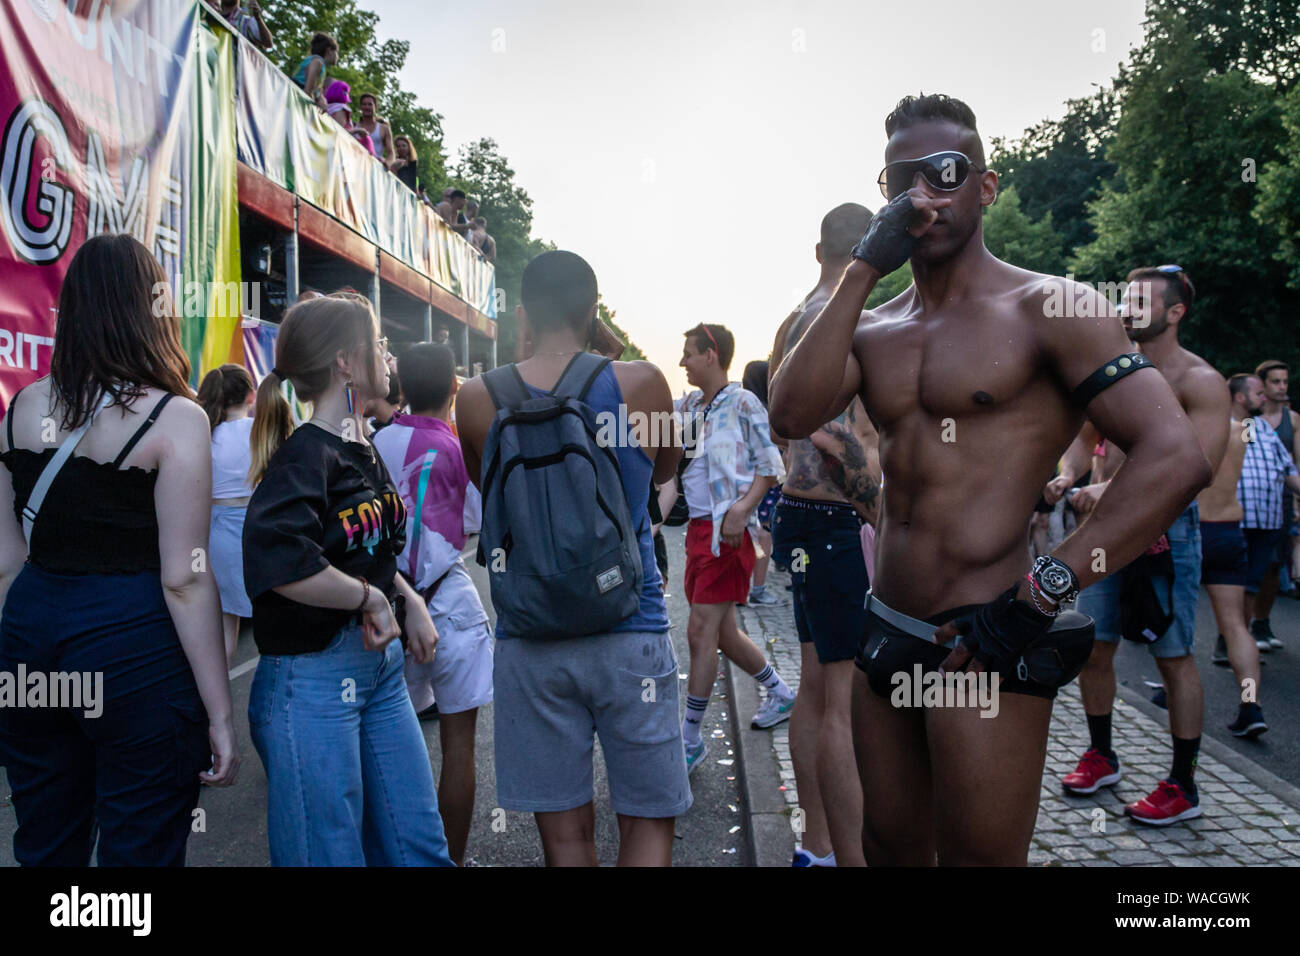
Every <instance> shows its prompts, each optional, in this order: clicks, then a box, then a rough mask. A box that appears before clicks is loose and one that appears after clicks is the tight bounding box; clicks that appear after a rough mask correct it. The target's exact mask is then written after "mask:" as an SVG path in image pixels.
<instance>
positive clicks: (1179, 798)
mask: <svg viewBox="0 0 1300 956" xmlns="http://www.w3.org/2000/svg"><path fill="white" fill-rule="evenodd" d="M1193 800H1195V801H1196V802H1195V803H1193V802H1192V801H1193ZM1124 812H1125V813H1126V814H1128V816H1130V817H1131V818H1132V819H1133V821H1134V822H1135V823H1145V824H1147V825H1148V826H1153V827H1167V826H1169V824H1171V823H1177V822H1178V821H1179V820H1191V819H1192V818H1193V817H1199V816H1200V815H1201V806H1200V798H1199V797H1192V798H1190V799H1189V798H1188V796H1187V791H1185V790H1184V789H1183V788H1182V787H1181V786H1180V785H1179V784H1176V783H1174V781H1172V780H1161V781H1160V785H1159V786H1158V787H1156V789H1155V792H1154V793H1152V794H1151V796H1149V797H1145V798H1143V799H1141V800H1139V801H1138V802H1137V803H1130V804H1129V805H1128V806H1127V807H1125V808H1124Z"/></svg>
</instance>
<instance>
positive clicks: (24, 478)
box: [0, 391, 172, 574]
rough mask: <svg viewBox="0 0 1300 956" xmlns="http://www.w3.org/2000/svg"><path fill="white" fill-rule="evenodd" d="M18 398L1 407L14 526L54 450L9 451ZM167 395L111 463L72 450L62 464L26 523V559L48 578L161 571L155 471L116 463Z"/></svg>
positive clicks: (166, 398) (149, 423)
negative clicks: (31, 522)
mask: <svg viewBox="0 0 1300 956" xmlns="http://www.w3.org/2000/svg"><path fill="white" fill-rule="evenodd" d="M21 394H22V392H21V391H20V392H18V393H17V394H15V395H14V397H13V400H12V401H10V403H9V428H8V437H9V450H8V451H6V452H3V453H0V463H2V464H4V466H5V467H6V468H8V469H9V472H10V474H11V475H13V484H14V514H15V516H17V518H18V522H19V524H21V523H22V520H23V518H22V513H23V508H25V507H26V506H27V500H28V499H29V498H30V497H31V494H32V489H33V488H34V487H35V486H36V482H37V481H38V480H39V479H40V477H41V472H42V471H44V470H45V466H46V465H48V464H49V463H50V459H51V458H53V457H54V453H55V452H56V451H57V449H56V448H45V449H42V450H41V451H39V452H37V451H31V450H30V449H27V448H15V447H14V412H13V410H14V406H15V405H16V404H17V401H18V396H19V395H21ZM171 398H172V396H171V394H167V395H164V396H163V397H162V398H161V399H160V400H159V401H158V404H157V405H155V406H154V408H153V411H152V412H150V413H149V417H148V418H147V419H145V422H144V424H143V425H141V426H140V427H139V429H138V430H137V431H136V432H135V434H134V435H132V436H131V439H130V440H129V441H128V442H127V443H126V445H125V446H123V448H122V450H121V452H119V453H118V456H117V458H116V459H114V460H113V461H112V462H99V461H95V460H94V459H92V458H87V457H85V456H84V455H78V454H76V453H73V455H72V456H71V457H70V458H69V459H68V460H67V462H66V463H64V465H63V469H62V470H61V471H60V472H59V474H58V476H57V477H56V478H55V479H54V484H52V485H51V486H50V490H49V494H47V495H46V496H45V502H44V504H42V505H41V512H40V514H39V515H38V516H37V518H36V523H35V524H34V525H33V526H32V540H31V545H30V547H29V548H28V555H27V560H28V561H30V562H31V563H32V564H34V565H36V566H37V567H39V568H42V569H43V570H46V571H53V572H54V573H56V574H137V573H139V572H141V571H158V570H160V569H161V567H162V561H161V560H160V558H159V554H158V514H157V509H156V507H155V505H154V485H155V483H156V482H157V480H158V472H157V471H146V470H145V469H143V468H137V467H135V466H132V467H130V468H122V467H121V465H122V462H123V461H124V460H125V459H126V456H127V455H129V454H130V453H131V450H132V449H133V448H135V446H136V443H137V442H138V441H139V440H140V439H141V438H142V437H143V436H144V433H145V432H146V431H148V430H149V428H150V426H152V425H153V423H154V422H155V421H157V420H158V415H159V414H160V413H161V412H162V410H163V406H165V405H166V404H167V402H169V401H170V400H171Z"/></svg>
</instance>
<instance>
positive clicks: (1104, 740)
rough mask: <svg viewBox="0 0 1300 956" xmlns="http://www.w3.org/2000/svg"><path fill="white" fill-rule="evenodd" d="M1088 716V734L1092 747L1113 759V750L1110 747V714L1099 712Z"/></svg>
mask: <svg viewBox="0 0 1300 956" xmlns="http://www.w3.org/2000/svg"><path fill="white" fill-rule="evenodd" d="M1086 716H1087V718H1088V736H1089V737H1091V738H1092V749H1093V750H1097V751H1100V752H1101V755H1102V756H1103V757H1109V758H1110V759H1111V760H1114V759H1115V751H1113V750H1111V749H1110V714H1101V715H1099V716H1096V717H1094V716H1093V715H1092V714H1087V715H1086Z"/></svg>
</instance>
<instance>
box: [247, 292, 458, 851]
mask: <svg viewBox="0 0 1300 956" xmlns="http://www.w3.org/2000/svg"><path fill="white" fill-rule="evenodd" d="M386 353H387V343H386V342H385V341H384V340H383V339H381V338H380V337H379V327H378V322H377V321H376V319H375V314H374V312H373V311H372V310H371V308H370V304H369V303H368V302H367V301H366V300H365V299H363V298H361V297H360V296H357V295H332V296H326V297H324V298H319V299H312V300H309V301H307V302H299V303H298V304H297V305H295V306H293V308H291V309H289V311H288V312H287V313H285V317H284V322H283V323H281V325H280V331H279V334H278V336H277V338H276V343H275V368H274V369H272V370H271V374H270V375H268V376H267V377H266V378H265V379H264V380H263V381H262V384H261V386H260V387H259V388H258V395H257V414H256V418H255V420H254V423H253V435H252V446H253V471H252V478H253V481H254V483H255V484H256V490H255V491H254V492H253V497H252V501H251V502H249V505H248V517H247V520H246V521H245V522H244V580H245V582H246V584H247V587H248V593H249V595H251V596H252V599H253V638H254V640H256V641H257V649H258V652H259V653H260V654H261V657H260V659H259V660H258V664H257V673H256V674H255V676H254V677H253V687H252V690H251V692H250V695H249V701H248V723H249V730H250V733H251V734H252V737H253V744H254V746H255V747H256V748H257V753H258V755H259V756H260V757H261V758H262V764H263V766H265V768H266V777H267V836H268V838H269V841H270V845H271V864H272V865H273V866H313V865H315V866H319V865H331V866H360V865H365V864H371V865H388V866H397V865H402V866H412V865H414V866H427V865H443V866H447V865H450V864H451V860H450V858H449V857H448V855H447V840H446V837H445V836H444V834H443V826H442V818H441V816H440V815H439V813H438V798H437V794H436V793H435V791H434V786H433V771H432V769H431V768H430V766H429V754H428V750H427V748H426V747H425V743H424V735H423V734H422V733H421V732H420V726H419V722H418V721H417V720H416V717H415V711H414V709H413V708H412V706H411V698H410V696H409V695H408V693H407V690H406V682H405V680H404V679H403V676H402V672H403V667H404V658H403V654H402V647H401V643H400V642H398V641H394V640H393V638H395V637H397V636H398V633H399V632H398V624H397V621H396V620H395V615H394V612H393V607H392V606H391V605H390V601H391V600H392V599H394V598H397V597H399V596H400V597H401V598H402V599H404V601H405V605H406V608H405V621H404V628H405V632H406V633H405V637H406V640H407V642H408V645H409V647H410V650H411V654H412V656H413V657H415V659H416V660H417V661H420V662H425V661H428V660H430V659H431V658H432V656H433V653H434V649H435V645H436V643H437V640H438V633H437V631H436V630H435V629H434V626H433V621H432V620H431V619H430V618H429V612H428V610H427V609H426V607H425V604H424V601H423V600H422V599H421V598H420V597H419V596H418V595H417V594H416V593H415V591H414V590H412V588H411V586H410V585H409V584H408V583H407V582H406V581H405V580H403V579H402V578H401V576H400V575H398V574H397V556H398V555H399V554H400V553H401V551H402V548H403V545H404V544H405V540H406V510H405V508H404V507H403V504H402V498H401V496H400V495H399V494H398V492H397V489H396V488H395V487H394V485H393V482H392V479H391V478H390V477H389V474H388V470H387V469H386V468H385V467H384V462H383V460H382V459H381V458H379V457H378V456H377V455H376V454H375V449H374V447H373V446H372V445H371V444H370V442H369V440H368V437H367V435H366V432H365V426H364V418H363V413H362V409H363V408H364V407H365V404H366V403H367V402H369V401H372V400H374V399H376V398H380V397H382V396H384V395H385V394H387V392H388V377H389V371H388V365H387V363H386ZM285 380H288V381H290V382H292V383H293V387H294V391H295V392H296V393H297V395H298V397H299V398H300V399H302V400H303V401H306V402H310V403H311V405H312V415H311V418H310V420H309V421H308V422H306V423H305V424H303V425H302V426H300V427H299V428H298V429H297V430H295V431H294V432H293V433H292V434H291V435H289V437H288V438H283V435H284V434H285V430H286V426H287V423H288V421H289V407H288V403H287V402H286V401H285V399H284V397H283V396H282V395H281V394H280V384H281V382H283V381H285Z"/></svg>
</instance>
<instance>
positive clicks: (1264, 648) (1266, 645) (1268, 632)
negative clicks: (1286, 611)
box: [1250, 618, 1282, 654]
mask: <svg viewBox="0 0 1300 956" xmlns="http://www.w3.org/2000/svg"><path fill="white" fill-rule="evenodd" d="M1250 636H1251V637H1253V638H1254V639H1255V646H1256V647H1258V648H1259V649H1260V651H1261V653H1264V654H1267V653H1268V652H1269V651H1271V650H1273V648H1274V647H1281V646H1282V642H1281V641H1278V640H1277V637H1276V636H1275V635H1274V634H1273V628H1272V626H1271V625H1270V624H1269V622H1268V618H1264V619H1263V620H1262V621H1261V620H1254V621H1251V622H1250ZM1274 641H1277V643H1276V644H1274V643H1273V642H1274Z"/></svg>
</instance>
